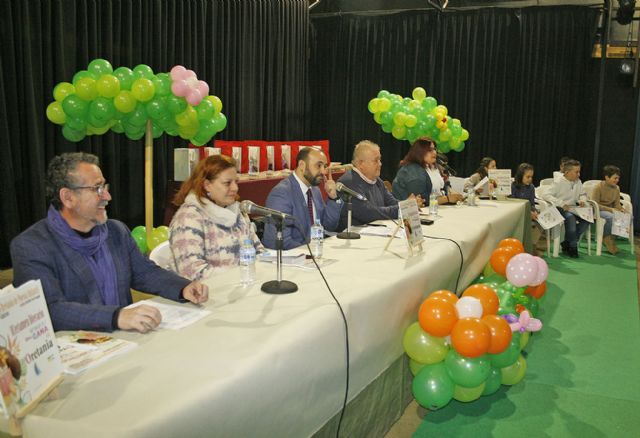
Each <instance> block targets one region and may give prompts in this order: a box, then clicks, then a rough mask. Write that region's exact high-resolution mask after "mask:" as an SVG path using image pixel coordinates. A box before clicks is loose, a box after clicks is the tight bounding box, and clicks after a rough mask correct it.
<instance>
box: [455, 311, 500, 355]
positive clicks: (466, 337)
mask: <svg viewBox="0 0 640 438" xmlns="http://www.w3.org/2000/svg"><path fill="white" fill-rule="evenodd" d="M451 343H452V344H453V348H455V349H456V351H457V352H458V353H460V354H461V355H462V356H466V357H478V356H482V355H483V354H485V353H486V352H487V351H488V350H489V345H490V344H491V330H489V327H488V326H487V325H486V324H485V323H484V322H482V321H481V320H480V319H479V318H462V319H460V320H458V322H457V323H456V325H455V326H454V327H453V330H451Z"/></svg>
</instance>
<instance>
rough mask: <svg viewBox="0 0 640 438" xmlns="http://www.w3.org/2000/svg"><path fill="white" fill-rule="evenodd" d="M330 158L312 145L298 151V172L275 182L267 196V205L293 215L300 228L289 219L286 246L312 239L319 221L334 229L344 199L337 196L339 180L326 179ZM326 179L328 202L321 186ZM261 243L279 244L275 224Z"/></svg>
mask: <svg viewBox="0 0 640 438" xmlns="http://www.w3.org/2000/svg"><path fill="white" fill-rule="evenodd" d="M326 175H327V158H326V157H325V156H324V153H323V152H321V151H319V150H317V149H314V148H310V147H306V148H304V149H302V150H300V151H299V152H298V155H297V156H296V168H295V171H294V172H293V173H292V174H291V175H290V176H289V177H288V178H285V179H284V180H282V181H280V182H279V183H278V185H276V186H275V187H274V188H273V189H271V192H270V193H269V196H268V197H267V202H266V207H267V208H271V209H273V210H278V211H281V212H283V213H286V214H288V215H290V216H293V217H294V218H295V220H296V222H297V225H298V227H300V230H299V229H298V227H296V226H295V225H294V224H293V223H290V222H289V221H286V222H285V224H284V226H283V230H282V237H283V249H291V248H296V247H298V246H300V245H304V244H305V243H308V242H309V238H310V235H311V225H313V224H314V223H315V221H316V220H319V221H320V223H321V224H322V226H323V227H324V229H325V230H328V231H335V230H336V227H337V225H338V219H339V218H340V210H341V209H342V202H341V201H340V200H339V199H338V195H337V192H336V182H335V181H333V180H332V179H330V178H329V179H327V178H326ZM323 182H324V190H325V192H326V193H327V197H328V200H327V202H326V203H325V202H324V199H323V198H322V192H321V191H320V188H319V185H320V184H322V183H323ZM262 243H263V244H264V246H266V247H267V248H272V249H275V247H276V227H275V225H274V224H272V223H270V222H268V223H267V224H266V225H265V228H264V236H263V238H262Z"/></svg>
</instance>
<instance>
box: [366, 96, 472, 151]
mask: <svg viewBox="0 0 640 438" xmlns="http://www.w3.org/2000/svg"><path fill="white" fill-rule="evenodd" d="M412 97H413V99H411V98H409V97H405V98H403V97H402V96H400V95H398V94H392V93H389V92H388V91H386V90H381V91H380V92H379V93H378V97H375V98H373V99H371V100H370V101H369V105H368V108H369V112H371V113H372V114H373V119H374V120H375V121H376V123H378V124H379V125H381V126H382V130H383V131H384V132H386V133H387V134H388V133H391V134H392V135H393V137H394V138H396V139H398V140H407V141H408V142H409V143H413V142H414V141H416V140H417V139H418V138H420V137H429V138H430V139H432V140H433V141H435V142H436V146H437V148H438V151H440V152H442V153H447V152H449V151H450V150H454V151H456V152H461V151H462V150H463V149H464V142H465V141H466V140H467V139H468V138H469V131H467V130H466V129H464V128H463V127H462V124H461V123H460V120H458V119H455V118H453V117H451V116H450V115H449V114H448V110H447V107H446V106H444V105H438V101H436V99H435V98H433V97H431V96H427V92H426V91H425V90H424V88H422V87H417V88H414V90H413V93H412Z"/></svg>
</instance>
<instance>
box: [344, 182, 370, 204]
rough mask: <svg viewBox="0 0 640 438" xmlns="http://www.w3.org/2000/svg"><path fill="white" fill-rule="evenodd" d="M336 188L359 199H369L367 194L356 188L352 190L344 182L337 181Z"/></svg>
mask: <svg viewBox="0 0 640 438" xmlns="http://www.w3.org/2000/svg"><path fill="white" fill-rule="evenodd" d="M336 190H337V191H339V192H342V193H346V194H347V195H351V196H353V197H354V198H356V199H359V200H361V201H365V202H366V201H367V198H366V196H364V195H363V194H361V193H358V192H356V191H355V190H351V189H350V188H349V187H347V186H345V185H344V184H342V183H341V182H339V183H336Z"/></svg>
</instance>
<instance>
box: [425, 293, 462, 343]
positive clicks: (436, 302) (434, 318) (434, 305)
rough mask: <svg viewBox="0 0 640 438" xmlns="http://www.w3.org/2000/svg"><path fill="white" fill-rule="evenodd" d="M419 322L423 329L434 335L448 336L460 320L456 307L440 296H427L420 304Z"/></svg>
mask: <svg viewBox="0 0 640 438" xmlns="http://www.w3.org/2000/svg"><path fill="white" fill-rule="evenodd" d="M418 322H420V327H422V330H424V331H425V332H427V333H429V334H430V335H432V336H439V337H443V336H448V335H449V333H451V329H452V328H453V326H454V325H455V324H456V322H458V314H457V313H456V307H455V306H454V305H453V304H451V303H450V302H448V301H445V300H442V299H439V298H427V299H426V300H424V302H423V303H422V304H421V305H420V310H419V311H418Z"/></svg>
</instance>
